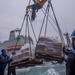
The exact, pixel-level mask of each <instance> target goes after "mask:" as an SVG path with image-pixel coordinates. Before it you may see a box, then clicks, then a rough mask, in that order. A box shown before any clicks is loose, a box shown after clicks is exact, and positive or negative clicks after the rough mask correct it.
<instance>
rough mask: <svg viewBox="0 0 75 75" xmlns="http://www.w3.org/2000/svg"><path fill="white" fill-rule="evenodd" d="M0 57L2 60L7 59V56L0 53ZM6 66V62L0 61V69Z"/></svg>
mask: <svg viewBox="0 0 75 75" xmlns="http://www.w3.org/2000/svg"><path fill="white" fill-rule="evenodd" d="M0 59H1V60H2V61H8V56H5V57H4V56H3V55H2V54H0ZM6 66H7V63H0V69H5V67H6Z"/></svg>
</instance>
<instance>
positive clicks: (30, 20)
mask: <svg viewBox="0 0 75 75" xmlns="http://www.w3.org/2000/svg"><path fill="white" fill-rule="evenodd" d="M28 17H29V21H30V24H31V28H32V31H33V34H34V38H35V40H36V42H37V38H36V35H35V32H34V28H33V25H32V22H31V19H30V16H29V15H28Z"/></svg>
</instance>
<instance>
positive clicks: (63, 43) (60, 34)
mask: <svg viewBox="0 0 75 75" xmlns="http://www.w3.org/2000/svg"><path fill="white" fill-rule="evenodd" d="M49 3H50V6H51V9H52V11H53V14H54V17H55V21H56V25H57V28H58V31H59V36H60V39H61V41H62V47H64V45H65V42H64V38H63V35H62V32H61V30H60V27H59V24H58V21H57V18H56V15H55V12H54V9H53V6H52V3H51V1H49Z"/></svg>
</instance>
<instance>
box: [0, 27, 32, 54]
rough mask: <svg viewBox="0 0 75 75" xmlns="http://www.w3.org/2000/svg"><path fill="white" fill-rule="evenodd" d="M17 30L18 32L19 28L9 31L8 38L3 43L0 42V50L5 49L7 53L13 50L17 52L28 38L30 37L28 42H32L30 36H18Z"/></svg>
mask: <svg viewBox="0 0 75 75" xmlns="http://www.w3.org/2000/svg"><path fill="white" fill-rule="evenodd" d="M19 32H20V29H18V28H17V29H15V30H12V31H10V36H9V40H6V41H4V42H3V43H0V50H1V49H6V50H7V51H8V53H9V54H11V53H12V52H13V51H15V52H16V53H17V52H18V51H19V50H20V49H21V47H22V46H24V45H25V43H29V39H30V43H32V44H33V40H32V38H31V37H25V36H24V35H20V36H19V35H18V34H17V33H19ZM16 34H17V35H16ZM25 40H26V41H25ZM17 41H18V42H17Z"/></svg>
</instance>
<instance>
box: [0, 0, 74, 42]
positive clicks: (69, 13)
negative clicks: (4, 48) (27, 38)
mask: <svg viewBox="0 0 75 75" xmlns="http://www.w3.org/2000/svg"><path fill="white" fill-rule="evenodd" d="M28 1H29V0H0V41H4V40H7V39H9V32H10V31H11V30H13V29H16V28H20V27H21V24H22V21H23V17H24V15H25V10H26V6H27V5H28ZM31 4H32V3H31ZM52 4H53V8H54V11H55V14H56V17H57V20H58V22H59V25H60V28H61V30H62V32H63V33H64V32H66V31H68V32H69V33H70V34H71V32H72V31H73V30H74V29H75V0H52ZM42 14H43V13H42V12H41V10H39V11H38V13H37V17H36V19H35V21H34V22H33V27H34V29H35V33H36V35H38V34H39V30H40V26H41V22H42V19H43V15H42ZM50 28H51V27H50ZM48 34H49V35H50V36H52V34H54V35H57V34H56V32H55V31H54V30H53V29H52V28H51V29H48ZM31 36H33V34H31Z"/></svg>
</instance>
